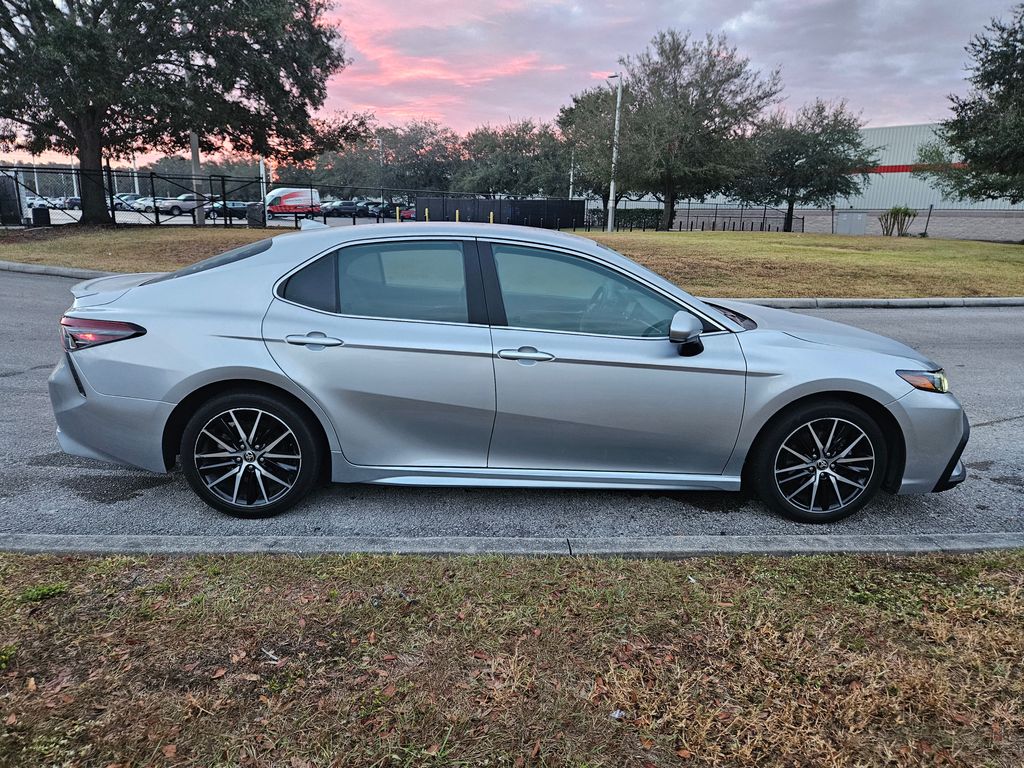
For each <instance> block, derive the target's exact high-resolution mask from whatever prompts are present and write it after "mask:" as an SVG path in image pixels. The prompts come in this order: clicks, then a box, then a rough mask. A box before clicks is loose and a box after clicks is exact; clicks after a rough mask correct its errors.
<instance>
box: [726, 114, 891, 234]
mask: <svg viewBox="0 0 1024 768" xmlns="http://www.w3.org/2000/svg"><path fill="white" fill-rule="evenodd" d="M862 127H863V123H862V121H861V119H860V117H859V115H856V114H853V113H852V112H850V111H848V110H847V108H846V104H845V103H843V102H840V103H839V104H835V105H832V104H829V103H827V102H824V101H822V100H821V99H818V100H816V101H814V102H813V103H811V104H806V105H804V106H803V107H801V108H800V110H799V111H798V112H797V113H796V115H794V116H793V117H792V118H791V119H790V118H787V117H786V115H784V114H783V113H781V112H780V113H776V114H774V115H772V116H771V117H769V118H768V119H767V120H765V121H764V122H763V123H761V124H760V125H759V126H758V128H757V129H756V131H755V132H754V134H753V136H752V137H751V139H750V146H751V165H750V168H749V171H748V172H746V173H744V174H742V175H741V176H740V177H738V178H737V180H736V182H735V185H734V188H733V194H734V195H735V196H736V197H737V198H739V199H740V200H744V201H746V202H751V203H756V204H758V205H785V206H786V219H785V224H784V225H783V230H784V231H786V232H792V231H793V209H794V207H795V206H796V205H797V204H798V203H799V204H800V205H824V204H828V203H831V202H833V201H834V200H835V198H836V197H851V196H852V195H857V194H860V192H861V190H862V189H863V187H864V184H866V183H867V181H868V178H869V176H868V174H869V173H870V169H871V168H872V167H873V166H875V165H877V164H878V155H877V151H876V150H875V149H874V148H871V147H866V146H865V145H864V139H863V138H862V135H861V132H860V131H861V128H862Z"/></svg>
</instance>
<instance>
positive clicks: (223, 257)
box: [146, 237, 274, 285]
mask: <svg viewBox="0 0 1024 768" xmlns="http://www.w3.org/2000/svg"><path fill="white" fill-rule="evenodd" d="M273 243H274V240H273V238H269V237H268V238H267V239H266V240H257V241H256V242H255V243H249V244H247V245H243V246H241V247H240V248H232V249H231V250H230V251H224V253H220V254H217V255H216V256H211V257H210V258H208V259H203V260H202V261H197V262H196V263H195V264H192V265H190V266H187V267H185V268H184V269H179V270H178V271H177V272H170V273H168V274H166V275H161V276H160V277H154V278H153V279H152V280H147V281H146V285H149V284H150V283H159V282H162V281H164V280H173V279H174V278H176V277H185V276H187V275H194V274H196V273H198V272H205V271H206V270H208V269H214V268H216V267H222V266H224V265H225V264H231V263H233V262H236V261H241V260H242V259H247V258H249V257H250V256H255V255H256V254H257V253H263V252H264V251H266V250H268V249H269V248H270V246H271V245H273Z"/></svg>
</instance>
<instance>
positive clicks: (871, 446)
mask: <svg viewBox="0 0 1024 768" xmlns="http://www.w3.org/2000/svg"><path fill="white" fill-rule="evenodd" d="M72 293H73V294H74V297H75V300H74V304H73V306H72V307H71V308H70V309H69V310H68V311H67V313H66V314H65V315H64V317H63V318H62V319H61V321H60V324H61V329H62V335H63V342H64V349H65V353H64V355H63V357H62V359H61V361H60V363H59V365H58V366H57V368H56V370H54V372H53V374H52V376H51V377H50V397H51V400H52V402H53V409H54V413H55V415H56V419H57V425H58V429H57V437H58V440H59V441H60V444H61V446H62V447H63V449H64V450H65V451H67V452H69V453H73V454H76V455H78V456H86V457H91V458H95V459H100V460H104V461H113V462H119V463H123V464H128V465H132V466H135V467H141V468H143V469H147V470H151V471H154V472H167V471H170V470H171V469H172V468H173V467H174V466H175V465H176V463H178V462H179V461H180V464H181V468H182V471H183V473H184V475H185V478H186V479H187V481H188V482H189V484H190V485H191V486H192V488H193V489H194V490H195V491H196V493H197V494H198V495H199V496H200V497H201V498H203V499H204V500H205V501H206V502H207V503H209V504H210V505H211V506H213V507H215V508H217V509H219V510H222V511H224V512H226V513H228V514H232V515H237V516H243V517H263V516H268V515H273V514H276V513H278V512H281V511H282V510H284V509H287V508H288V507H290V506H292V505H293V504H295V503H296V502H297V501H299V500H300V499H301V498H302V497H303V496H305V495H306V494H307V493H308V492H309V491H310V490H311V489H312V488H313V487H314V486H316V485H317V484H318V483H321V482H324V481H328V480H331V481H334V482H342V483H391V484H401V485H460V486H491V487H494V486H502V487H510V486H517V487H521V486H532V487H573V488H662V489H690V490H697V489H700V490H721V491H736V490H739V489H740V488H741V486H742V487H747V488H750V489H752V490H754V491H755V492H756V493H757V494H758V495H759V496H760V497H761V498H762V499H763V500H764V502H765V503H766V504H767V505H768V506H769V507H770V508H771V509H773V510H775V511H777V512H779V513H781V514H783V515H785V516H787V517H790V518H792V519H795V520H800V521H807V522H817V521H832V520H837V519H839V518H841V517H844V516H846V515H849V514H850V513H852V512H854V511H856V510H857V509H860V508H861V507H863V506H864V505H865V504H867V503H868V502H869V501H870V500H871V498H872V497H873V496H874V495H875V494H876V493H877V492H878V491H879V489H884V490H886V491H888V492H891V493H902V494H915V493H929V492H933V491H942V490H945V489H947V488H949V487H951V486H953V485H955V484H956V483H959V482H961V481H962V480H963V479H964V477H965V476H966V471H965V469H964V466H963V463H962V462H961V461H960V455H961V453H962V451H963V448H964V445H965V444H966V442H967V436H968V432H969V427H968V424H967V419H966V417H965V416H964V412H963V409H962V408H961V406H960V403H959V402H958V401H957V399H956V398H955V397H954V396H953V395H952V394H950V393H949V392H948V385H947V382H946V377H945V375H944V374H943V372H942V370H941V369H940V368H939V366H938V365H937V364H935V363H933V362H932V361H931V360H928V359H926V358H924V357H922V356H921V355H920V354H919V353H918V352H916V351H914V350H913V349H910V348H909V347H906V346H904V345H903V344H900V343H897V342H895V341H892V340H890V339H887V338H884V337H881V336H877V335H874V334H871V333H867V332H864V331H861V330H857V329H854V328H850V327H847V326H844V325H839V324H836V323H831V322H827V321H824V320H818V319H813V318H809V317H806V316H802V315H796V314H791V313H788V312H783V311H779V310H772V309H765V308H762V307H757V306H752V305H748V304H743V303H740V302H735V301H724V300H701V299H697V298H695V297H693V296H691V295H689V294H688V293H686V292H685V291H683V290H681V289H679V288H678V287H676V286H675V285H672V284H671V283H669V282H667V281H666V280H664V279H662V278H661V277H659V276H658V275H656V274H654V273H653V272H650V271H649V270H647V269H644V268H643V267H641V266H639V265H638V264H635V263H633V262H632V261H630V260H629V259H626V258H625V257H623V256H621V255H620V254H618V253H615V252H614V251H612V250H609V249H608V248H605V247H603V246H601V245H598V244H596V243H594V242H592V241H590V240H586V239H582V238H578V237H574V236H571V235H567V234H560V233H557V232H547V231H542V230H537V229H525V228H518V227H509V226H493V225H474V224H454V223H453V224H448V223H435V224H418V223H417V224H410V225H403V226H401V227H395V226H385V225H367V226H362V227H338V228H331V229H320V230H316V231H309V232H300V233H295V234H288V235H282V236H279V237H275V238H273V239H268V240H263V241H260V242H257V243H253V244H251V245H246V246H243V247H241V248H238V249H236V250H233V251H229V252H227V253H224V254H221V255H219V256H215V257H213V258H211V259H207V260H206V261H203V262H200V263H198V264H195V265H193V266H190V267H187V268H185V269H182V270H179V271H177V272H172V273H169V274H142V275H119V276H115V277H106V278H100V279H96V280H90V281H87V282H84V283H81V284H79V285H77V286H75V287H74V288H73V289H72Z"/></svg>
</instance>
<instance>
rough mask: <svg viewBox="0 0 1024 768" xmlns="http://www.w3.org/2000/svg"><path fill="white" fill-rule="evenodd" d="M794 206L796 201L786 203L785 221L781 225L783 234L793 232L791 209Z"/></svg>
mask: <svg viewBox="0 0 1024 768" xmlns="http://www.w3.org/2000/svg"><path fill="white" fill-rule="evenodd" d="M795 205H796V200H787V201H786V221H785V223H783V225H782V231H783V232H792V231H793V207H794V206H795Z"/></svg>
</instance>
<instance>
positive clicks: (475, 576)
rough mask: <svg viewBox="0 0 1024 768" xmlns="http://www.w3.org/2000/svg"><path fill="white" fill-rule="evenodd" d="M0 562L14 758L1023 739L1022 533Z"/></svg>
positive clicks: (421, 757) (272, 762)
mask: <svg viewBox="0 0 1024 768" xmlns="http://www.w3.org/2000/svg"><path fill="white" fill-rule="evenodd" d="M0 575H2V579H0V648H5V649H6V648H11V649H12V651H11V653H6V651H5V658H6V663H7V669H6V671H5V672H4V673H3V675H0V700H2V701H3V711H2V713H0V715H2V716H0V765H12V766H14V765H68V766H78V765H81V766H93V765H97V766H106V765H109V764H111V763H116V764H119V765H123V766H128V765H132V766H134V765H171V764H179V763H180V764H183V765H203V766H207V765H209V766H229V765H231V766H234V765H248V766H279V765H287V766H292V765H300V766H335V765H344V766H348V765H351V766H393V765H410V766H442V765H443V766H478V765H490V766H510V767H511V766H517V765H551V766H555V765H559V766H561V765H566V766H583V765H587V766H616V767H618V766H635V767H636V768H640V767H641V766H649V765H658V766H661V765H673V764H676V763H677V762H678V761H679V760H680V759H684V760H687V761H688V763H687V764H692V765H707V766H712V765H764V766H768V765H780V766H782V765H786V766H789V765H801V766H840V765H844V766H845V765H851V766H852V765H893V766H912V765H914V766H916V765H921V764H928V765H964V766H981V765H991V766H1011V765H1014V766H1015V765H1020V764H1022V762H1024V731H1022V730H1021V722H1022V720H1021V718H1022V716H1024V711H1022V710H1024V704H1022V702H1024V677H1022V671H1021V665H1020V660H1021V658H1024V610H1022V608H1021V605H1022V600H1021V598H1022V596H1024V553H1019V552H1013V553H994V554H981V555H970V556H923V557H905V558H891V557H853V556H829V557H800V558H788V559H786V558H763V557H744V558H701V559H693V560H687V561H682V562H665V561H658V560H630V561H625V560H614V559H590V558H575V559H570V558H533V559H515V558H504V557H476V558H469V557H455V558H416V557H406V558H399V557H378V556H352V557H311V558H297V557H267V556H239V557H193V558H145V557H119V558H85V557H55V556H20V555H0ZM58 583H66V584H67V585H68V590H67V592H66V593H65V596H64V597H63V598H62V599H61V600H50V601H45V602H39V603H26V602H23V601H21V600H20V599H19V596H20V595H22V594H25V593H26V592H27V591H29V590H31V589H34V588H37V587H40V586H46V585H52V584H58ZM14 648H17V653H16V654H14V653H13V649H14ZM616 710H620V711H621V712H622V713H623V714H622V716H621V717H620V718H616V719H613V718H612V717H611V713H613V712H615V711H616Z"/></svg>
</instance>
